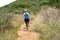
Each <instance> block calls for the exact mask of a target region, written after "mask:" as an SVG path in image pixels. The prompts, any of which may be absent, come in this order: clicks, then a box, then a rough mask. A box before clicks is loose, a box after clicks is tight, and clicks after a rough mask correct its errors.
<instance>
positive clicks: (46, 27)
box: [34, 8, 60, 40]
mask: <svg viewBox="0 0 60 40" xmlns="http://www.w3.org/2000/svg"><path fill="white" fill-rule="evenodd" d="M40 12H41V14H40V16H39V17H37V18H36V21H35V25H34V30H35V31H36V32H38V33H39V34H40V35H39V40H60V16H59V15H60V14H59V9H54V8H43V9H42V10H41V11H40ZM41 18H42V19H41ZM37 20H38V21H37ZM40 20H41V21H40Z"/></svg>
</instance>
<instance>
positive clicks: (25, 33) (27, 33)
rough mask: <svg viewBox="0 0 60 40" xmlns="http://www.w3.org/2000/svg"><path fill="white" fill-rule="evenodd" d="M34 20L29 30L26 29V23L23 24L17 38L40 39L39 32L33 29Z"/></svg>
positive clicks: (23, 39)
mask: <svg viewBox="0 0 60 40" xmlns="http://www.w3.org/2000/svg"><path fill="white" fill-rule="evenodd" d="M32 26H33V21H31V23H30V26H29V30H26V29H25V24H23V25H21V28H20V29H19V30H18V31H17V35H18V37H17V39H16V40H38V33H36V32H34V31H33V30H32Z"/></svg>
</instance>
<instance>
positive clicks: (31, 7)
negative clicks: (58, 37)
mask: <svg viewBox="0 0 60 40" xmlns="http://www.w3.org/2000/svg"><path fill="white" fill-rule="evenodd" d="M46 6H47V7H48V8H49V7H52V8H56V9H57V11H58V10H59V8H60V0H16V1H15V2H13V3H11V4H9V5H6V6H4V7H1V8H0V39H1V40H14V39H15V38H16V31H17V29H18V28H19V27H20V26H21V24H23V17H22V13H23V10H24V9H25V8H26V9H28V11H29V12H30V13H31V14H34V15H36V14H37V15H39V14H40V13H41V10H42V8H45V7H46ZM47 7H46V8H47ZM46 8H45V9H43V11H42V12H44V11H45V10H48V9H46ZM52 10H53V9H52ZM54 10H55V9H54ZM37 12H39V13H37ZM47 12H49V11H47ZM53 12H55V11H53ZM44 13H45V12H44ZM44 13H43V14H44ZM50 13H51V16H52V17H51V16H49V15H50V14H49V15H47V14H44V15H43V17H44V23H45V24H47V25H48V26H49V27H48V28H50V27H52V28H50V29H48V32H50V31H49V30H51V29H53V28H55V27H56V26H58V27H57V31H58V32H59V30H58V28H59V26H60V21H58V19H59V20H60V18H58V17H59V16H60V14H58V13H57V12H56V13H55V14H54V15H53V13H52V12H51V11H50ZM59 13H60V12H59ZM57 15H59V16H58V17H57ZM39 16H41V15H39ZM53 16H54V17H53ZM55 16H56V18H58V19H53V18H55ZM50 17H51V18H52V19H51V18H50ZM31 18H33V17H31ZM46 18H47V19H46ZM48 18H49V19H48ZM45 20H46V21H45ZM48 20H51V21H49V22H48ZM52 20H55V21H54V22H53V21H52ZM56 21H58V22H57V23H56V25H55V24H54V23H55V22H56ZM46 22H47V23H46ZM51 22H53V23H52V24H51ZM37 23H38V22H37ZM49 23H50V24H49ZM36 25H37V24H36ZM38 30H39V31H40V29H36V30H35V31H38ZM46 30H47V28H46ZM54 30H55V29H53V31H54ZM48 32H46V34H47V33H48ZM54 32H55V31H54ZM39 33H40V32H39ZM12 35H13V36H12ZM43 35H44V37H45V34H43ZM52 35H53V34H52ZM7 36H8V37H7ZM49 36H51V35H50V34H49ZM44 37H43V36H42V38H44ZM47 37H48V36H47ZM43 40H44V39H43ZM46 40H48V39H46Z"/></svg>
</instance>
